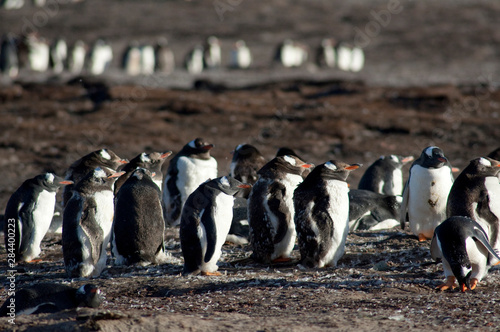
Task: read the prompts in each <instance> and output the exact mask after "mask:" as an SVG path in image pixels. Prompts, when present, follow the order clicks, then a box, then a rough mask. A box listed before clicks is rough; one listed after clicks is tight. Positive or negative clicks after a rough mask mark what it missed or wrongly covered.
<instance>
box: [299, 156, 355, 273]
mask: <svg viewBox="0 0 500 332" xmlns="http://www.w3.org/2000/svg"><path fill="white" fill-rule="evenodd" d="M360 166H361V165H360V164H351V165H349V164H346V163H343V162H340V161H334V160H331V161H328V162H326V163H324V164H322V165H319V166H317V167H315V168H314V169H313V170H312V172H311V173H310V174H309V175H308V176H307V178H306V179H305V180H304V182H302V183H301V184H299V186H298V187H297V189H295V192H294V194H293V202H294V206H295V227H296V229H297V234H298V240H299V248H300V257H301V262H302V264H304V265H307V266H309V267H319V268H321V267H324V266H336V265H337V261H338V260H339V259H340V257H342V255H343V254H344V250H345V241H346V238H347V233H348V232H349V220H348V218H349V197H348V195H347V193H348V191H349V188H348V187H347V182H346V179H347V176H348V175H349V172H350V171H352V170H355V169H358V168H359V167H360Z"/></svg>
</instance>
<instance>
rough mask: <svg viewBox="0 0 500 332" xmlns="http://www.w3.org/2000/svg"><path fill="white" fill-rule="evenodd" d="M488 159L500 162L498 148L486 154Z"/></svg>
mask: <svg viewBox="0 0 500 332" xmlns="http://www.w3.org/2000/svg"><path fill="white" fill-rule="evenodd" d="M488 157H489V158H491V159H495V160H500V148H497V149H495V150H493V151H491V152H490V153H488Z"/></svg>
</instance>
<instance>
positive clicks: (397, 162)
mask: <svg viewBox="0 0 500 332" xmlns="http://www.w3.org/2000/svg"><path fill="white" fill-rule="evenodd" d="M380 160H381V161H382V162H384V163H387V164H389V165H391V166H392V167H394V168H401V167H403V166H404V165H406V164H407V163H409V162H410V161H413V156H406V157H404V156H397V155H395V154H391V155H388V156H382V157H380Z"/></svg>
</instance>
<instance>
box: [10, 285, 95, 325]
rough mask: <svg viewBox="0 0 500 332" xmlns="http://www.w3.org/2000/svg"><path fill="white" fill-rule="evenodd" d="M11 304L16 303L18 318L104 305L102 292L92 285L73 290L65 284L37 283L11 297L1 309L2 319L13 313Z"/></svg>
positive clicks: (15, 309) (15, 308)
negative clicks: (10, 307)
mask: <svg viewBox="0 0 500 332" xmlns="http://www.w3.org/2000/svg"><path fill="white" fill-rule="evenodd" d="M12 300H14V301H12ZM11 303H15V306H14V311H15V313H16V316H19V315H31V314H41V313H54V312H58V311H61V310H66V309H74V308H76V307H90V308H97V307H99V306H100V305H101V303H102V295H101V290H100V289H99V288H98V287H97V286H96V285H92V284H86V285H83V286H81V287H79V288H73V287H71V286H68V285H64V284H56V283H37V284H34V285H33V286H28V287H24V288H22V289H20V290H17V291H16V294H15V295H12V296H11V297H9V298H8V299H7V300H6V301H5V302H4V304H3V305H2V307H1V308H0V317H4V316H7V315H8V314H9V313H10V312H11V309H9V305H10V304H11Z"/></svg>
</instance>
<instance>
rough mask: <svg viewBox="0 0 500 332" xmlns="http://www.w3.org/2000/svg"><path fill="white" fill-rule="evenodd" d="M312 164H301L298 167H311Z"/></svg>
mask: <svg viewBox="0 0 500 332" xmlns="http://www.w3.org/2000/svg"><path fill="white" fill-rule="evenodd" d="M313 166H314V164H302V165H300V167H303V168H311V167H313Z"/></svg>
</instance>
